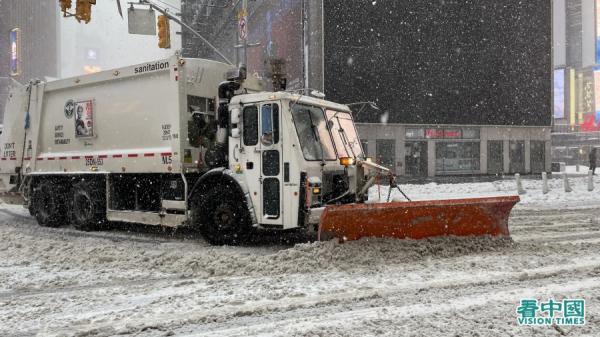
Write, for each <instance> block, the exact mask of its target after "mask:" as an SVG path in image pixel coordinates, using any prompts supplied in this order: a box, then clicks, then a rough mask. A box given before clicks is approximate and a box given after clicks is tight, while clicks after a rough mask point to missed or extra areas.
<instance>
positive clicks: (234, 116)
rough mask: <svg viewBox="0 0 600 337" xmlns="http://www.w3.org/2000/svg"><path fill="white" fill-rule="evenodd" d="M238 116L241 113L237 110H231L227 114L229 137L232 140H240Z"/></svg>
mask: <svg viewBox="0 0 600 337" xmlns="http://www.w3.org/2000/svg"><path fill="white" fill-rule="evenodd" d="M240 114H241V111H240V109H238V108H233V109H231V112H230V113H229V119H230V123H229V125H231V137H233V138H240V128H239V125H240Z"/></svg>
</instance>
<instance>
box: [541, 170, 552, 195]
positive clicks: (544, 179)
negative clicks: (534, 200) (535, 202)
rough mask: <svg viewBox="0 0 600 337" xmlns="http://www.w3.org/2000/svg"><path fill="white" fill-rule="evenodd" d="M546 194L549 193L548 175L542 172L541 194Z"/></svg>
mask: <svg viewBox="0 0 600 337" xmlns="http://www.w3.org/2000/svg"><path fill="white" fill-rule="evenodd" d="M548 192H550V188H549V187H548V174H547V173H546V172H542V193H544V194H548Z"/></svg>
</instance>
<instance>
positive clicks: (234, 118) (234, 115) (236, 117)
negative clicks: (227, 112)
mask: <svg viewBox="0 0 600 337" xmlns="http://www.w3.org/2000/svg"><path fill="white" fill-rule="evenodd" d="M239 122H240V109H238V108H233V109H231V125H235V124H239Z"/></svg>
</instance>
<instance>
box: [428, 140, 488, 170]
mask: <svg viewBox="0 0 600 337" xmlns="http://www.w3.org/2000/svg"><path fill="white" fill-rule="evenodd" d="M479 147H480V143H479V142H452V143H451V142H438V143H436V144H435V171H436V173H440V174H448V173H477V172H478V171H479V170H480V164H479V163H480V161H479V160H480V159H479V158H480V157H479V155H480V149H479Z"/></svg>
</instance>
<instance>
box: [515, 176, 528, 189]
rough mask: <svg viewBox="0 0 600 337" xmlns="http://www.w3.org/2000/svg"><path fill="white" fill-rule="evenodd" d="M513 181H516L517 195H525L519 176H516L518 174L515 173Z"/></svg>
mask: <svg viewBox="0 0 600 337" xmlns="http://www.w3.org/2000/svg"><path fill="white" fill-rule="evenodd" d="M515 180H516V181H517V192H518V193H519V194H525V193H526V191H525V189H524V188H523V184H522V183H521V175H520V174H518V173H516V174H515Z"/></svg>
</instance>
